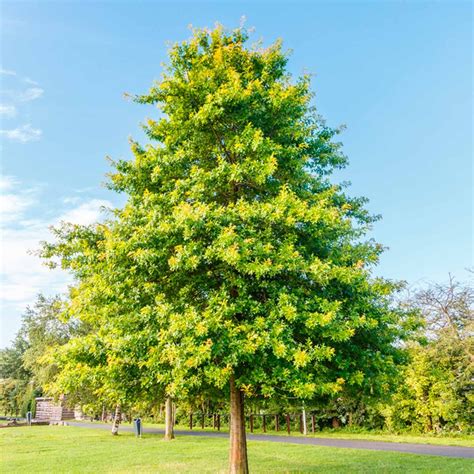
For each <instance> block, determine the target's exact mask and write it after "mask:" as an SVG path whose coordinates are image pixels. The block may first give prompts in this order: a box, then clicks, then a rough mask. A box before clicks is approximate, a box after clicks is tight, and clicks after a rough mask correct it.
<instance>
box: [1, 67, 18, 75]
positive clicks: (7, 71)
mask: <svg viewBox="0 0 474 474" xmlns="http://www.w3.org/2000/svg"><path fill="white" fill-rule="evenodd" d="M0 74H3V75H4V76H16V72H15V71H12V70H11V69H3V68H1V69H0Z"/></svg>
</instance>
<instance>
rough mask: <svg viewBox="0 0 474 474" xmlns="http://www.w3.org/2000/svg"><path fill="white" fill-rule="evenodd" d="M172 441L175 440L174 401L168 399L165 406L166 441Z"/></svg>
mask: <svg viewBox="0 0 474 474" xmlns="http://www.w3.org/2000/svg"><path fill="white" fill-rule="evenodd" d="M172 439H174V419H173V400H171V397H168V398H167V399H166V406H165V440H167V441H169V440H172Z"/></svg>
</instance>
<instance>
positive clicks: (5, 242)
mask: <svg viewBox="0 0 474 474" xmlns="http://www.w3.org/2000/svg"><path fill="white" fill-rule="evenodd" d="M42 189H43V188H42V187H40V186H30V187H28V186H25V185H24V183H21V182H19V181H18V180H17V179H16V178H15V177H13V176H3V177H1V178H0V190H1V191H2V192H4V193H6V194H3V196H2V199H3V198H4V197H5V196H7V200H6V201H5V200H4V201H5V204H4V206H3V208H2V210H3V211H4V212H3V214H4V218H3V219H2V221H1V233H0V235H1V247H0V248H1V259H0V268H1V272H0V278H1V285H0V287H1V288H0V304H1V315H0V324H1V326H2V328H3V330H2V331H0V332H1V333H2V341H0V346H1V345H6V344H8V341H9V339H11V338H13V335H14V331H15V330H17V329H18V327H19V322H20V315H21V313H22V312H23V311H24V310H25V308H26V306H27V305H31V304H33V303H34V300H35V298H36V295H37V294H38V293H42V292H43V293H45V294H48V295H52V294H56V293H62V292H64V291H65V290H66V288H67V285H68V284H70V283H71V281H72V280H71V277H70V276H69V275H68V274H66V273H65V272H64V271H62V270H59V269H57V270H50V269H48V268H46V267H45V266H44V265H43V264H42V262H41V260H40V259H39V258H38V257H36V256H35V255H31V251H32V250H35V249H37V248H38V246H39V242H40V241H41V240H52V235H51V233H50V231H49V227H50V226H51V225H57V224H58V223H59V222H61V221H67V222H72V223H75V224H84V225H86V224H92V223H94V222H97V221H99V220H101V219H102V217H103V215H104V214H103V213H102V212H101V210H102V208H103V207H104V206H105V207H112V204H111V203H110V202H109V201H106V200H103V199H95V198H89V199H87V198H82V199H81V200H80V202H74V203H67V204H63V205H62V206H64V207H63V208H62V210H59V211H58V212H56V213H55V214H53V215H49V216H48V217H45V216H44V215H43V216H41V212H40V208H39V207H38V203H39V202H40V201H41V200H40V198H41V192H42ZM62 201H63V203H64V199H63V200H62Z"/></svg>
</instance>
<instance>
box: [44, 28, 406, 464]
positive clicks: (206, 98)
mask: <svg viewBox="0 0 474 474" xmlns="http://www.w3.org/2000/svg"><path fill="white" fill-rule="evenodd" d="M247 43H248V35H247V32H246V30H245V29H243V28H240V29H237V30H233V31H227V30H225V29H224V28H222V27H221V26H217V27H216V28H215V29H214V30H212V31H208V30H195V31H194V34H193V36H192V37H191V39H190V40H188V41H185V42H183V43H180V44H176V45H175V46H173V47H172V48H171V50H170V60H169V64H168V66H167V68H166V71H165V73H164V74H163V78H162V80H160V81H157V82H156V83H155V84H154V85H153V87H152V88H151V90H150V91H149V93H147V94H145V95H143V96H138V97H136V100H137V101H138V102H140V103H143V104H155V105H157V106H158V108H159V109H160V111H161V115H160V118H159V119H157V120H152V119H150V120H148V122H147V123H146V125H145V126H144V129H145V131H146V133H147V135H148V137H149V138H150V141H151V143H150V144H149V145H146V146H141V145H139V144H138V143H136V142H132V151H133V153H134V159H133V160H131V161H119V162H117V163H116V164H115V168H116V169H115V171H114V172H113V173H112V174H111V187H112V188H113V189H115V190H117V191H120V192H125V193H126V194H127V195H128V202H127V204H126V205H125V207H124V208H123V209H122V210H120V211H117V212H116V219H115V220H114V221H113V222H111V223H110V224H109V226H108V227H107V229H106V231H104V232H102V233H101V242H100V256H99V257H97V255H93V258H94V259H95V260H97V258H99V261H100V262H103V265H104V267H103V269H102V274H100V275H99V274H98V273H97V271H96V270H93V268H96V269H97V268H98V267H97V265H96V264H93V263H92V262H91V261H90V260H91V258H92V257H91V254H88V253H87V251H85V250H84V248H81V246H80V245H79V247H78V246H76V247H75V249H74V250H73V251H70V250H69V247H68V245H70V243H71V239H70V238H69V236H68V234H67V233H65V234H64V235H62V237H61V236H60V237H61V238H60V243H59V244H56V245H53V246H49V247H47V248H46V251H45V253H44V255H45V256H47V257H50V256H52V255H54V254H59V255H61V257H62V262H63V265H65V266H69V267H70V268H71V267H72V268H73V269H74V271H76V274H77V275H78V277H79V279H80V278H83V279H84V278H86V279H87V280H88V281H89V283H88V284H87V291H86V292H85V296H84V295H81V296H79V297H78V298H79V300H80V301H81V302H82V303H81V304H84V305H87V304H88V303H87V300H88V299H89V300H90V301H93V302H98V301H100V297H99V296H100V292H102V293H103V295H102V298H103V304H104V305H105V306H104V307H105V308H107V309H106V310H105V313H104V310H103V309H101V310H99V313H101V314H102V315H103V316H102V318H103V319H102V323H103V324H104V325H106V327H107V328H109V331H110V334H111V335H115V336H116V337H117V339H120V338H122V339H123V338H124V336H125V335H126V334H127V332H128V333H129V334H130V338H140V341H142V343H143V344H142V345H141V346H140V347H142V352H141V355H138V358H139V359H141V362H140V366H141V367H144V368H146V374H147V375H144V376H145V377H148V378H149V383H150V384H156V386H157V387H163V389H164V390H165V391H166V394H167V395H168V396H169V397H174V398H178V399H179V398H186V397H190V396H192V395H193V394H196V393H206V392H210V391H214V392H215V391H216V390H217V391H218V392H220V393H221V394H222V395H225V396H227V397H229V400H230V411H231V427H230V471H231V472H247V471H248V462H247V450H246V438H245V417H244V398H245V397H260V398H269V397H272V396H276V394H277V393H278V394H279V396H281V395H282V394H286V395H287V396H291V397H297V398H299V399H301V400H305V399H314V398H317V397H323V396H330V395H333V394H336V393H338V392H340V391H342V390H344V388H345V387H357V386H358V385H360V386H361V387H368V386H370V385H371V384H372V385H377V380H379V379H380V375H381V374H384V373H386V371H387V370H390V369H392V368H393V366H394V364H395V362H396V358H397V356H398V351H397V349H396V347H395V343H396V342H398V341H399V339H400V337H402V336H403V331H404V328H403V327H402V326H403V325H402V324H401V317H402V316H403V315H402V313H401V312H399V311H396V310H394V309H392V306H391V295H392V293H393V292H394V290H396V288H397V285H394V284H392V283H391V282H388V281H385V280H383V279H381V278H372V276H371V269H372V267H373V266H374V265H375V264H376V263H377V261H378V258H379V255H380V253H381V251H382V247H381V246H380V245H378V244H376V243H375V242H373V241H371V240H370V239H367V238H366V237H365V236H366V234H367V231H368V230H369V229H370V227H371V224H372V223H373V222H374V220H375V218H374V217H372V216H371V215H369V213H368V212H367V211H366V210H365V209H364V204H365V200H364V199H357V198H350V197H348V196H347V195H346V193H345V192H344V189H343V187H341V186H340V185H335V184H333V183H332V182H331V180H330V175H331V173H332V172H333V171H334V170H335V169H338V168H342V167H344V166H345V165H346V158H345V157H344V155H343V154H342V152H341V149H340V145H339V144H338V143H337V142H336V141H335V135H336V134H337V132H338V131H337V130H333V129H331V128H329V127H328V126H326V125H325V123H324V121H323V120H322V119H321V118H320V117H319V116H318V114H317V112H316V110H315V109H314V107H313V106H312V93H311V91H310V80H309V77H307V76H303V77H301V78H299V79H297V80H293V79H292V77H291V76H290V75H289V73H288V71H287V59H288V58H287V54H286V53H285V52H283V50H282V46H281V43H280V42H277V43H275V44H274V45H272V46H270V47H269V48H263V47H262V46H261V45H260V44H257V45H255V46H248V44H247ZM81 272H83V274H82V275H81ZM104 273H105V274H106V276H105V277H104ZM94 280H95V281H96V284H95V285H94V284H91V282H93V281H94ZM104 295H105V296H104ZM104 298H105V300H106V301H105V300H104ZM90 314H91V316H92V315H93V314H94V312H90ZM144 341H145V342H144ZM136 354H137V352H135V355H136Z"/></svg>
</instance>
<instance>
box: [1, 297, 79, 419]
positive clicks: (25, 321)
mask: <svg viewBox="0 0 474 474" xmlns="http://www.w3.org/2000/svg"><path fill="white" fill-rule="evenodd" d="M63 304H64V302H63V301H62V300H61V299H60V298H59V297H58V296H55V297H51V298H47V297H45V296H43V295H41V294H40V295H38V297H37V299H36V301H35V303H34V305H33V306H32V307H27V308H26V311H25V313H24V314H23V316H22V324H21V327H20V330H19V331H18V334H17V336H16V338H15V340H14V341H13V343H12V346H11V347H9V348H6V349H2V350H1V351H0V378H1V379H2V380H3V381H2V395H1V398H2V400H3V401H4V402H5V400H9V403H10V405H9V406H10V411H11V412H12V413H15V414H19V413H20V412H21V413H22V414H23V415H25V413H26V412H27V411H29V410H31V409H33V406H34V398H35V397H36V396H39V395H40V394H41V393H42V389H43V386H44V385H45V384H46V383H48V382H49V381H50V380H51V378H52V377H53V376H54V373H55V371H56V366H55V363H54V361H52V362H51V363H48V364H42V363H41V359H42V357H43V355H44V353H45V352H46V351H47V350H48V348H50V347H51V346H56V345H61V344H64V342H66V341H67V340H68V339H69V338H71V337H72V336H73V335H74V334H78V333H79V331H80V328H79V325H78V323H77V321H74V320H70V321H68V322H66V321H63V320H61V312H62V307H63Z"/></svg>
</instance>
